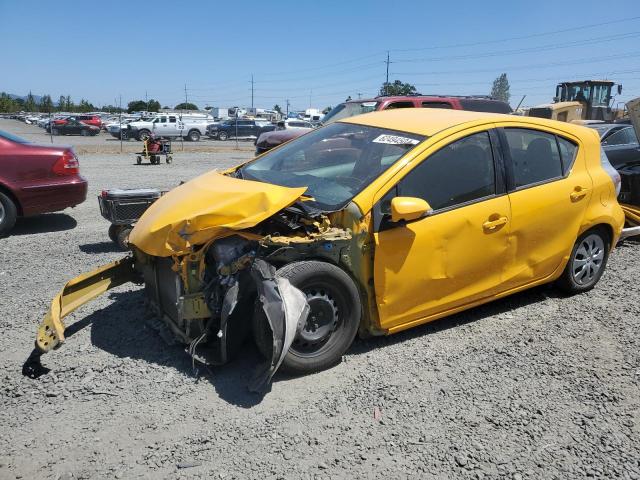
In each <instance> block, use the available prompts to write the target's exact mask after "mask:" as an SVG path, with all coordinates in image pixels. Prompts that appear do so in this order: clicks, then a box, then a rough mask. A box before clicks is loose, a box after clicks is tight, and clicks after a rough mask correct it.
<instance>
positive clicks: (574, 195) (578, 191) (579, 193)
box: [569, 187, 589, 202]
mask: <svg viewBox="0 0 640 480" xmlns="http://www.w3.org/2000/svg"><path fill="white" fill-rule="evenodd" d="M587 192H589V189H588V188H582V187H576V188H574V189H573V192H571V195H569V196H570V197H571V200H572V201H574V202H577V201H578V200H580V199H581V198H583V197H584V196H585V195H586V194H587Z"/></svg>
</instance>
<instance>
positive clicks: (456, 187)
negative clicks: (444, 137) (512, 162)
mask: <svg viewBox="0 0 640 480" xmlns="http://www.w3.org/2000/svg"><path fill="white" fill-rule="evenodd" d="M495 192H496V186H495V171H494V164H493V154H492V151H491V141H490V140H489V133H488V132H481V133H476V134H474V135H470V136H468V137H465V138H462V139H460V140H457V141H455V142H453V143H450V144H449V145H447V146H446V147H443V148H441V149H440V150H438V151H437V152H436V153H434V154H433V155H431V156H429V157H428V158H426V159H425V160H424V161H423V162H422V163H421V164H420V165H418V166H417V167H416V168H414V169H413V170H412V171H411V172H410V173H409V174H408V175H407V176H405V177H404V178H403V179H402V180H401V181H400V183H399V184H398V186H397V195H398V196H401V197H418V198H423V199H424V200H426V201H427V202H429V205H431V208H433V209H434V210H435V211H437V210H441V209H443V208H447V207H451V206H453V205H459V204H461V203H465V202H470V201H473V200H477V199H480V198H483V197H488V196H491V195H494V194H495ZM389 201H390V199H389ZM383 208H384V207H383ZM387 208H388V207H387ZM383 211H384V210H383Z"/></svg>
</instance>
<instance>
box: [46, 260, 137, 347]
mask: <svg viewBox="0 0 640 480" xmlns="http://www.w3.org/2000/svg"><path fill="white" fill-rule="evenodd" d="M136 279H137V275H136V272H135V270H134V258H133V256H128V257H126V258H123V259H122V260H117V261H115V262H112V263H108V264H107V265H103V266H101V267H99V268H97V269H95V270H93V271H91V272H87V273H83V274H82V275H78V276H77V277H75V278H73V279H71V280H69V281H68V282H67V283H66V285H65V286H64V287H63V288H62V290H60V293H58V295H56V296H55V297H54V298H53V300H52V301H51V307H50V308H49V311H48V312H47V314H46V315H45V317H44V319H43V320H42V323H41V324H40V326H39V327H38V334H37V337H36V348H37V349H38V350H40V351H41V352H42V353H46V352H49V351H51V350H52V349H54V348H58V347H59V346H60V345H61V344H62V343H64V340H65V337H64V330H65V325H64V323H63V321H62V319H63V318H64V317H66V316H67V315H69V314H70V313H71V312H73V311H74V310H76V309H77V308H78V307H80V306H82V305H84V304H85V303H88V302H89V301H91V300H93V299H94V298H96V297H97V296H99V295H102V294H103V293H105V292H106V291H108V290H111V289H112V288H115V287H118V286H120V285H123V284H125V283H128V282H132V281H135V280H136Z"/></svg>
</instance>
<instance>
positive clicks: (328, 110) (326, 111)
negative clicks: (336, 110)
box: [322, 105, 333, 115]
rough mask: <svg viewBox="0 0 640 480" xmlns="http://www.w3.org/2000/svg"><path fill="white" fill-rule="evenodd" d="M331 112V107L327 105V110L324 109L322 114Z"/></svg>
mask: <svg viewBox="0 0 640 480" xmlns="http://www.w3.org/2000/svg"><path fill="white" fill-rule="evenodd" d="M331 110H333V107H332V106H331V105H329V106H328V107H327V108H325V109H324V110H322V113H323V114H325V115H326V114H327V113H329V112H330V111H331Z"/></svg>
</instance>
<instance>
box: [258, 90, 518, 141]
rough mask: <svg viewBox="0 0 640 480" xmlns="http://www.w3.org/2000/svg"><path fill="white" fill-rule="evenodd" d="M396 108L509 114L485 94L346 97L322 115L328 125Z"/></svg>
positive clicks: (281, 137)
mask: <svg viewBox="0 0 640 480" xmlns="http://www.w3.org/2000/svg"><path fill="white" fill-rule="evenodd" d="M395 108H438V109H445V110H468V111H471V112H491V113H511V112H512V110H511V107H510V106H509V104H508V103H506V102H503V101H500V100H495V99H493V98H491V97H487V96H447V95H411V96H403V95H400V96H381V97H376V98H370V99H365V100H349V101H348V102H343V103H340V104H338V105H336V106H335V107H334V108H333V109H331V111H329V112H328V113H327V114H326V115H325V116H324V117H323V118H322V124H323V125H328V124H330V123H333V122H335V121H338V120H341V119H343V118H349V117H353V116H355V115H361V114H363V113H369V112H375V111H379V110H391V109H395ZM304 133H306V132H304V131H297V132H296V131H292V132H289V133H280V134H272V135H269V136H265V138H258V140H257V141H256V153H263V152H266V151H267V150H269V149H271V148H273V147H277V146H278V145H280V144H282V143H284V142H288V141H289V140H292V139H294V138H297V137H299V136H300V135H303V134H304Z"/></svg>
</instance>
